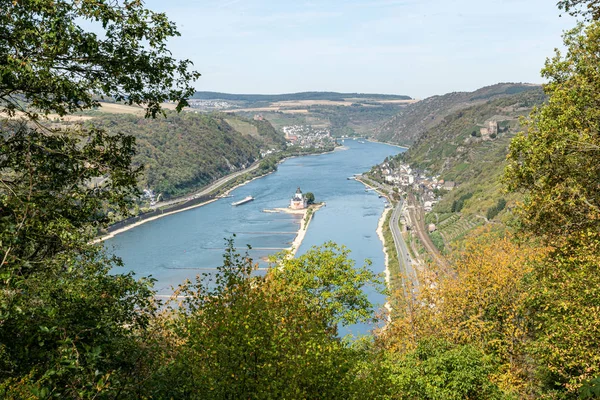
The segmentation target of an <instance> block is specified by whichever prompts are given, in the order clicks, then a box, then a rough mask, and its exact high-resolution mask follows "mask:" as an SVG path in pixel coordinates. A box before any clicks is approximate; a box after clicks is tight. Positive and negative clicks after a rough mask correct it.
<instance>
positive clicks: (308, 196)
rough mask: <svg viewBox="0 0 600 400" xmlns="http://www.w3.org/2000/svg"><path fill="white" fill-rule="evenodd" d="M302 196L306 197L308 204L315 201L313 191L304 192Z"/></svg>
mask: <svg viewBox="0 0 600 400" xmlns="http://www.w3.org/2000/svg"><path fill="white" fill-rule="evenodd" d="M304 197H306V201H307V202H308V204H314V203H315V195H314V193H313V192H308V193H305V194H304Z"/></svg>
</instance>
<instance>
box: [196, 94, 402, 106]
mask: <svg viewBox="0 0 600 400" xmlns="http://www.w3.org/2000/svg"><path fill="white" fill-rule="evenodd" d="M192 98H193V99H199V100H229V101H247V102H252V103H253V102H259V101H264V102H276V101H293V100H333V101H336V100H343V99H349V98H352V99H380V100H411V97H410V96H405V95H395V94H376V93H338V92H301V93H286V94H231V93H220V92H196V93H195V94H194V96H193V97H192Z"/></svg>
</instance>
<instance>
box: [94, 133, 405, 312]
mask: <svg viewBox="0 0 600 400" xmlns="http://www.w3.org/2000/svg"><path fill="white" fill-rule="evenodd" d="M344 145H345V147H346V148H347V150H345V151H335V152H332V153H327V154H321V155H310V156H302V157H296V158H291V159H288V160H286V161H285V162H283V163H282V164H280V165H279V168H278V170H277V171H276V172H274V173H272V174H270V175H267V176H265V177H262V178H259V179H255V180H253V181H251V182H249V183H248V184H246V185H244V186H240V187H238V188H236V189H235V190H233V191H232V192H231V194H232V195H233V197H232V198H227V199H219V200H217V201H214V202H212V203H210V204H206V205H205V206H203V207H198V208H194V209H191V210H188V211H185V212H181V213H176V214H173V215H169V216H168V217H164V218H160V219H157V220H154V221H151V222H148V223H145V224H143V225H141V226H138V227H136V228H134V229H130V230H128V231H127V232H123V233H121V234H119V235H117V236H115V237H113V238H111V239H109V240H107V241H105V246H106V247H107V249H109V251H112V252H114V254H116V255H117V256H119V257H121V258H122V259H123V263H124V265H125V267H124V269H125V270H130V271H134V272H135V273H136V274H137V275H140V276H148V275H152V277H153V278H154V279H156V280H157V281H156V290H157V291H158V293H159V294H163V295H169V294H170V293H171V292H172V291H171V287H173V286H175V287H176V286H177V285H178V284H179V283H181V282H183V281H184V280H185V279H194V278H195V276H196V275H197V274H200V273H205V272H210V271H214V269H215V267H217V266H218V265H220V264H221V262H222V254H223V251H224V249H225V240H226V239H228V238H231V237H233V235H235V237H234V240H235V244H236V245H237V247H238V248H240V249H244V248H245V247H246V245H247V244H248V245H250V246H251V247H252V248H251V249H250V250H249V251H248V252H249V255H250V256H251V257H252V258H253V259H255V260H257V262H259V265H260V266H261V267H262V268H264V267H266V266H267V265H266V263H265V262H264V261H262V259H263V258H264V257H266V256H268V255H270V254H273V253H276V252H278V251H281V250H285V249H288V248H289V247H290V246H291V245H292V242H294V240H295V239H296V237H297V235H298V232H299V228H300V224H301V222H302V219H303V216H302V215H296V214H290V213H265V212H264V210H265V209H274V208H286V207H287V206H288V205H289V202H290V198H291V196H292V195H293V194H294V192H295V191H296V189H297V187H298V186H300V187H301V188H302V190H304V191H306V192H313V193H315V194H317V199H316V200H317V201H324V202H326V203H327V206H326V207H323V208H321V210H320V211H319V212H318V213H317V214H316V215H315V216H314V217H313V218H312V222H311V225H310V229H308V230H305V236H304V240H303V242H302V243H301V244H300V245H299V246H298V249H297V251H298V254H303V253H304V252H305V251H306V250H307V249H309V248H310V247H311V246H314V245H321V244H323V243H324V242H327V241H334V242H336V243H338V244H340V245H345V246H346V247H348V248H349V249H351V250H352V253H351V254H350V256H351V258H352V259H354V260H355V261H356V263H357V264H359V265H362V264H363V263H364V260H365V259H369V260H371V265H370V267H369V268H371V269H372V270H373V271H374V272H377V273H383V272H384V271H385V260H384V254H383V250H382V244H381V241H380V240H379V238H378V237H377V234H376V230H377V226H378V222H379V218H380V216H381V215H382V213H383V211H384V199H380V198H379V197H378V195H377V193H375V192H374V191H368V192H365V189H364V186H363V185H362V184H361V183H360V182H357V181H355V180H347V179H346V178H347V177H348V176H352V175H353V174H357V173H362V172H364V171H367V170H369V169H370V168H371V167H372V166H373V165H375V164H378V163H381V161H383V160H384V159H385V158H386V157H387V156H392V155H395V154H398V153H400V152H402V151H403V149H401V148H398V147H395V146H389V145H386V144H382V143H371V142H365V143H358V141H354V140H346V141H345V143H344ZM250 195H251V196H253V197H254V198H255V199H254V201H252V202H249V203H247V204H244V205H243V206H239V207H232V206H231V202H232V201H235V200H237V199H243V198H244V197H246V196H250ZM369 296H370V298H371V300H372V301H373V302H374V303H377V304H381V305H383V304H384V303H385V298H384V297H383V296H382V295H380V294H378V293H376V292H373V293H369Z"/></svg>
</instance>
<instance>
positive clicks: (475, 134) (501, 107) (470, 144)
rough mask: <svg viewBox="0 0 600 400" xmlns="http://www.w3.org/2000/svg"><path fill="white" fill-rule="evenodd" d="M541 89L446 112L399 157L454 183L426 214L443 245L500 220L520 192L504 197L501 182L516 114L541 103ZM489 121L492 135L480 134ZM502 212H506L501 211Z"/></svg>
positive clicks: (517, 128)
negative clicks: (434, 225)
mask: <svg viewBox="0 0 600 400" xmlns="http://www.w3.org/2000/svg"><path fill="white" fill-rule="evenodd" d="M544 100H545V95H544V94H543V92H542V90H541V88H536V89H535V90H528V91H526V92H521V93H518V94H513V95H510V96H506V97H502V98H498V99H495V100H488V101H487V102H485V103H484V104H479V105H476V106H472V107H469V108H466V109H463V110H460V111H457V112H453V113H451V114H449V115H447V116H446V117H445V118H443V119H442V120H441V122H440V123H439V124H437V125H435V126H434V127H432V128H430V129H429V130H427V131H426V132H424V133H423V134H422V136H421V138H420V139H418V140H417V141H416V143H415V144H414V145H413V146H412V147H411V148H410V149H409V150H408V151H407V152H406V153H404V155H403V161H404V162H407V163H409V164H410V165H411V166H412V167H413V168H416V169H417V170H419V171H422V173H423V174H425V175H427V176H438V175H439V178H440V179H444V180H445V181H453V182H455V183H456V188H455V189H454V190H452V191H450V192H447V193H445V194H444V192H442V197H441V200H440V201H439V203H438V204H436V205H435V206H434V207H433V210H432V212H431V213H429V214H428V215H427V217H426V220H427V222H431V223H436V224H438V228H439V229H438V233H436V235H438V234H440V235H441V237H442V238H443V240H444V242H445V245H446V246H448V245H449V246H450V247H452V245H454V244H456V242H457V241H460V239H462V238H463V237H464V235H465V234H466V233H467V232H469V231H470V230H471V229H472V228H474V227H476V226H478V225H481V224H483V223H485V222H491V221H493V220H496V221H500V220H503V219H504V218H505V217H508V216H507V215H506V212H505V211H504V210H507V209H509V208H510V207H511V206H512V205H513V204H514V201H515V200H516V199H517V198H518V196H519V195H518V194H510V195H507V194H505V193H504V190H503V189H504V187H503V185H502V183H501V181H500V179H501V177H502V175H503V171H504V167H505V165H506V161H505V160H506V154H507V148H508V144H509V142H510V140H511V139H512V138H513V136H514V135H515V134H516V133H517V132H518V131H519V129H520V124H519V117H521V116H527V115H528V114H529V113H530V111H531V109H532V107H533V106H536V105H540V104H542V103H543V102H544ZM490 122H491V123H492V124H493V125H497V133H496V134H495V135H492V136H495V137H486V136H482V135H481V128H484V127H486V126H489V124H490ZM503 211H504V212H503Z"/></svg>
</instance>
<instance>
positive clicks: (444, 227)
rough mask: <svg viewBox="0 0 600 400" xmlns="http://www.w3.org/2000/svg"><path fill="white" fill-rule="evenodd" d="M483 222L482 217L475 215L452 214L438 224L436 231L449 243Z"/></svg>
mask: <svg viewBox="0 0 600 400" xmlns="http://www.w3.org/2000/svg"><path fill="white" fill-rule="evenodd" d="M483 222H484V220H483V219H481V218H478V217H476V216H468V217H463V216H461V215H460V214H453V215H452V216H451V217H450V218H447V219H445V220H444V221H442V222H441V223H440V224H439V225H438V231H439V232H440V234H441V235H442V237H443V238H444V242H445V243H446V244H450V243H451V242H453V241H455V240H457V239H460V238H461V237H462V236H464V235H465V234H466V233H467V232H469V231H470V230H472V229H473V228H475V227H477V226H479V225H483Z"/></svg>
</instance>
